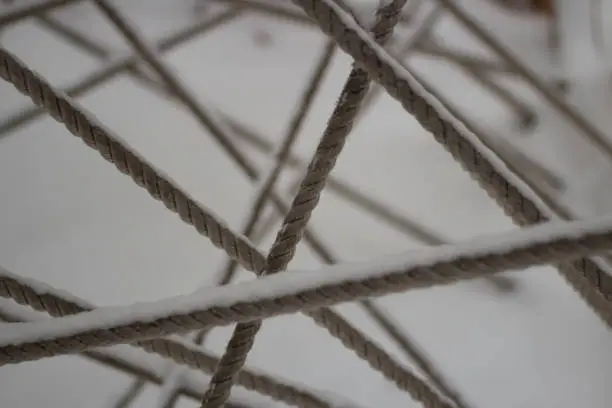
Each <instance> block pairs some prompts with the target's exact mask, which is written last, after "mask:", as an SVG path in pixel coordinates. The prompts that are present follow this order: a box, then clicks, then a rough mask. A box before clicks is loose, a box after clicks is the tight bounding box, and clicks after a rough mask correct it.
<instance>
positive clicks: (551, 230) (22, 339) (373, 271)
mask: <svg viewBox="0 0 612 408" xmlns="http://www.w3.org/2000/svg"><path fill="white" fill-rule="evenodd" d="M608 231H612V217H610V216H608V217H597V218H593V219H590V220H586V221H572V222H563V221H559V222H554V223H548V224H544V225H538V226H535V227H529V228H524V229H521V230H517V231H512V232H510V233H504V234H495V235H486V236H481V237H479V238H477V239H473V240H469V241H466V242H464V243H459V244H457V245H444V246H440V247H434V248H424V249H419V250H412V251H409V252H405V253H403V254H399V255H391V256H387V257H386V258H384V259H379V260H374V261H368V262H359V263H358V262H354V263H344V264H339V265H334V266H328V267H323V268H321V269H318V270H310V271H304V270H302V271H297V270H294V271H288V272H286V273H280V274H276V275H271V276H266V277H263V278H261V279H258V280H256V281H250V282H245V283H238V284H235V285H231V286H224V287H216V288H206V289H202V290H200V291H197V292H196V293H194V294H190V295H186V296H178V297H172V298H167V299H164V300H160V301H156V302H146V303H139V304H134V305H130V306H119V307H117V306H115V307H104V308H98V309H96V310H94V311H91V312H86V313H81V314H78V315H73V316H66V317H63V318H57V319H49V320H46V321H42V322H36V323H9V324H6V325H4V326H3V330H2V331H0V347H1V346H6V345H18V344H22V343H28V342H36V341H40V340H52V339H54V338H60V337H65V336H71V335H74V334H76V333H79V332H82V331H87V330H104V329H108V328H113V327H118V326H122V325H128V324H130V323H133V322H153V321H155V320H157V319H160V318H164V317H166V316H170V315H180V314H189V313H193V312H195V311H198V310H203V309H207V308H212V307H227V306H231V305H233V304H236V303H238V302H252V301H256V300H262V299H271V298H275V297H278V296H291V295H294V294H298V293H300V292H303V291H305V290H313V289H316V288H319V287H322V286H328V285H335V284H341V283H343V282H356V281H360V280H364V279H371V278H378V277H382V276H385V275H387V274H388V273H389V272H399V271H402V270H407V269H411V268H416V267H428V266H431V265H434V264H435V263H438V262H447V261H452V260H454V259H458V258H462V257H467V258H471V257H476V256H483V255H487V254H494V253H504V252H507V251H509V250H513V249H514V250H516V249H520V248H527V247H529V246H532V245H534V244H546V243H547V242H552V241H556V240H559V239H576V238H580V237H585V236H588V235H592V234H603V233H606V232H608ZM389 293H391V290H390V291H389Z"/></svg>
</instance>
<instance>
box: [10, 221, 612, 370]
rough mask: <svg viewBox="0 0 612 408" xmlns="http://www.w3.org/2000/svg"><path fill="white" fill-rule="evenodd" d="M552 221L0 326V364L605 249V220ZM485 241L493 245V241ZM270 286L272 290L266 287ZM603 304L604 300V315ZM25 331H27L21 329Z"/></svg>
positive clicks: (611, 229) (609, 244) (608, 243)
mask: <svg viewBox="0 0 612 408" xmlns="http://www.w3.org/2000/svg"><path fill="white" fill-rule="evenodd" d="M560 224H562V225H561V226H560V227H557V228H552V229H551V228H548V226H540V227H529V228H527V229H522V230H519V231H515V232H513V233H510V234H502V235H500V236H492V237H488V238H487V239H481V240H475V241H474V242H469V243H466V244H464V245H463V246H460V247H453V246H450V247H445V248H439V249H437V250H431V251H429V253H428V254H427V255H429V256H427V255H426V256H424V257H421V258H418V260H417V261H416V262H408V265H407V264H406V261H405V260H404V261H402V262H399V263H397V264H394V265H393V266H389V268H388V269H386V270H384V271H381V270H379V269H378V268H376V269H375V270H374V271H373V272H369V273H365V274H363V271H362V272H360V273H359V275H358V276H354V274H353V271H349V270H347V271H345V272H344V273H340V272H338V271H336V273H335V274H332V275H330V274H329V272H330V271H329V268H328V269H324V270H323V271H320V272H319V273H318V274H317V275H316V277H315V278H314V279H312V278H311V279H310V280H306V281H305V280H304V276H297V277H296V276H295V274H279V275H278V276H267V277H262V278H260V279H258V280H255V281H253V282H248V283H244V284H240V287H241V288H240V291H239V292H238V293H237V292H236V287H237V286H232V287H227V286H225V287H220V288H215V291H214V292H213V291H211V292H210V293H208V294H206V295H207V296H209V297H212V299H208V300H207V299H206V297H207V296H205V294H204V293H198V294H196V295H194V296H193V297H191V298H187V299H186V298H185V297H180V298H179V299H180V301H179V304H180V307H179V308H178V309H174V307H172V306H171V307H170V308H168V307H166V306H164V305H167V303H166V302H167V301H163V302H161V305H162V308H161V309H159V308H157V309H156V312H154V313H151V308H152V307H153V308H155V305H156V303H155V302H154V303H151V304H142V305H140V306H139V310H144V309H145V308H146V310H147V317H146V319H143V318H141V317H140V315H139V314H138V313H137V312H136V313H134V312H130V310H133V306H128V307H127V308H125V307H124V308H112V309H111V310H108V309H109V308H106V310H103V311H92V312H88V313H84V314H81V315H77V316H68V317H64V318H62V319H60V320H54V321H53V322H52V324H50V323H51V322H48V321H42V322H37V323H35V324H34V323H33V324H29V325H28V324H26V325H20V326H19V327H20V328H21V329H20V330H19V333H17V331H11V330H5V331H4V332H2V333H0V366H2V365H5V364H15V363H19V362H22V361H31V360H37V359H41V358H45V357H51V356H54V355H61V354H69V353H75V352H81V351H83V350H86V349H89V348H92V347H102V346H111V345H116V344H123V343H132V342H135V341H141V340H147V339H151V338H156V337H162V336H167V335H171V334H175V333H183V332H188V331H191V330H198V329H204V328H212V327H215V326H222V325H228V324H232V323H235V322H246V321H251V320H255V319H263V318H268V317H273V316H278V315H282V314H289V313H295V312H297V311H305V312H309V311H313V310H315V309H317V308H321V307H325V306H333V305H336V304H339V303H343V302H349V301H354V300H357V299H363V298H366V297H377V296H382V295H387V294H391V293H400V292H405V291H407V290H411V289H418V288H426V287H432V286H436V285H447V284H451V283H454V282H457V281H460V280H466V279H474V278H477V277H483V276H490V275H491V274H494V273H497V272H500V271H503V270H508V269H519V268H525V267H528V266H534V265H544V264H547V263H551V262H564V261H570V260H574V259H577V258H579V257H583V256H589V255H597V254H601V253H602V252H606V251H609V250H610V249H612V225H611V224H612V222H611V220H610V219H605V220H603V221H602V220H601V219H596V220H594V221H590V222H589V223H587V222H568V223H560ZM534 234H535V235H534ZM491 242H497V243H499V244H496V245H497V246H495V247H493V246H492V245H491ZM332 269H333V268H332ZM349 272H350V274H349ZM310 273H311V274H313V272H310ZM296 279H297V281H296ZM270 285H273V286H274V287H275V288H276V290H274V291H272V290H271V289H270V288H271V286H270ZM185 302H187V303H185ZM177 306H178V304H177ZM611 311H612V308H610V306H609V305H608V308H607V310H606V312H607V315H608V316H611V315H612V314H611V313H610V312H611ZM94 317H95V318H94ZM10 326H11V324H8V325H7V328H9V327H10ZM31 330H35V332H34V333H30V334H29V335H26V334H25V333H24V331H31ZM330 330H333V329H330Z"/></svg>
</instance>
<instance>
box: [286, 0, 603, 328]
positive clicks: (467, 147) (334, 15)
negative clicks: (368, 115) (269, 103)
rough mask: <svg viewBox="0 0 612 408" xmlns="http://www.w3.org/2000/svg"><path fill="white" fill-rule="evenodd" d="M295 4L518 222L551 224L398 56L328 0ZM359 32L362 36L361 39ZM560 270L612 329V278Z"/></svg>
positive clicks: (583, 268) (594, 271)
mask: <svg viewBox="0 0 612 408" xmlns="http://www.w3.org/2000/svg"><path fill="white" fill-rule="evenodd" d="M294 3H296V4H297V5H298V6H300V7H301V8H302V9H303V10H304V11H305V12H306V13H307V14H308V15H309V16H310V17H311V18H313V19H314V20H315V21H316V22H317V24H318V25H319V27H320V28H321V29H322V30H323V31H324V32H325V33H327V34H328V35H330V36H332V37H333V38H334V39H335V40H336V41H337V42H338V45H339V46H340V47H341V48H342V49H343V50H344V51H345V52H347V53H348V54H349V55H350V56H351V57H353V58H354V59H355V61H357V63H359V64H360V66H362V67H363V68H364V69H366V70H367V71H368V73H369V74H370V75H371V76H372V79H374V80H376V82H378V83H379V84H380V85H382V86H383V87H384V88H385V89H386V90H387V92H388V93H389V94H390V95H391V96H392V97H394V98H395V99H397V100H398V101H399V102H400V103H401V104H402V106H403V107H404V109H405V110H406V111H407V112H409V113H411V114H413V115H414V116H415V118H416V119H417V120H418V122H419V123H420V124H421V125H422V126H423V127H424V128H425V129H427V130H428V131H430V132H431V133H432V134H433V136H434V137H435V139H436V140H437V141H438V142H439V143H441V144H442V145H443V146H444V147H445V148H446V149H447V150H448V151H449V152H450V153H451V154H452V156H453V158H455V160H457V161H458V162H459V163H460V164H461V165H462V166H463V168H464V169H465V170H466V171H468V172H469V173H470V175H471V176H472V177H473V178H474V179H475V180H476V181H477V182H478V183H479V184H480V186H481V187H482V188H483V189H484V190H485V191H487V193H488V194H489V195H490V196H491V197H493V198H494V199H495V200H496V202H497V203H498V204H499V205H500V206H501V207H502V208H503V209H504V211H505V212H506V214H508V215H509V216H510V217H511V218H512V219H513V221H514V222H515V223H517V224H519V225H533V224H537V223H540V222H543V221H547V220H548V217H547V216H546V215H545V214H543V213H542V211H541V210H540V209H539V208H538V207H537V206H536V204H535V203H534V202H533V201H532V200H531V199H529V198H528V197H526V196H525V195H524V194H523V193H522V192H521V191H519V189H517V188H516V187H515V186H514V185H513V184H511V183H510V182H509V181H508V180H506V178H505V177H504V176H503V175H502V174H501V173H500V172H499V171H498V170H496V169H495V167H494V165H493V164H492V163H491V162H489V161H488V160H487V158H486V157H484V156H483V155H482V154H481V153H480V152H479V151H478V150H477V149H476V148H475V147H474V146H472V144H471V143H470V141H468V139H467V138H465V137H464V136H462V134H461V133H460V131H459V130H458V129H457V128H456V127H455V126H454V125H453V124H452V123H451V122H450V121H448V120H446V119H444V118H443V117H442V116H441V115H440V113H439V112H438V110H437V109H436V108H435V107H434V106H432V105H431V104H430V103H429V102H428V101H427V100H425V99H424V97H423V96H421V95H420V94H419V93H417V92H416V91H415V90H414V89H413V85H412V84H411V83H410V82H409V81H408V80H406V79H404V78H403V77H402V76H401V75H400V74H399V72H401V69H402V68H401V65H400V64H399V63H397V62H396V61H395V60H394V59H393V57H391V56H389V55H388V53H386V52H385V51H384V50H381V49H379V48H378V47H375V46H374V44H373V43H372V42H371V41H370V40H369V39H367V36H366V35H365V33H364V32H363V30H361V29H360V28H359V27H355V29H353V28H352V27H348V26H347V25H346V24H345V23H344V21H343V19H344V18H347V19H350V17H349V16H347V15H346V13H342V11H341V10H339V8H337V7H335V6H331V5H330V4H331V3H330V4H328V3H327V2H326V1H323V0H294ZM340 16H342V17H340ZM357 31H361V32H360V33H359V34H358V33H357ZM390 61H393V63H391V62H390ZM559 270H560V272H561V274H562V275H563V276H564V277H565V278H566V279H567V281H568V282H569V283H571V285H572V286H573V287H574V289H575V290H576V291H577V292H578V293H580V295H581V296H582V297H583V298H584V299H585V300H586V302H587V303H588V304H589V305H590V306H591V308H592V309H593V310H594V311H595V312H596V313H597V314H598V315H599V317H600V318H601V319H602V320H603V321H604V322H606V324H608V326H611V327H612V319H611V318H610V316H609V315H608V311H607V309H608V308H609V306H608V305H607V303H608V302H609V301H608V299H610V292H609V290H606V288H612V278H611V277H610V276H608V275H607V274H606V273H605V272H603V271H602V270H601V269H600V268H599V267H598V266H597V265H596V264H595V263H593V262H592V261H590V260H588V259H580V260H577V261H575V262H573V263H572V264H571V265H562V266H561V267H560V268H559Z"/></svg>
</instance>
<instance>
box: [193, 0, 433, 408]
mask: <svg viewBox="0 0 612 408" xmlns="http://www.w3.org/2000/svg"><path fill="white" fill-rule="evenodd" d="M405 4H406V0H394V1H391V2H390V3H389V4H387V5H382V6H381V7H380V8H379V9H378V10H377V16H376V23H375V24H374V27H373V29H372V34H373V36H374V38H375V39H376V41H377V42H379V43H382V44H384V43H386V42H387V40H388V39H389V38H390V37H391V35H392V33H393V28H394V26H395V24H397V22H398V20H399V16H400V12H401V10H402V8H403V7H404V5H405ZM369 82H370V81H369V78H368V74H367V73H366V72H365V71H363V70H361V69H359V68H356V67H355V68H353V69H352V70H351V73H350V74H349V77H348V79H347V82H346V84H345V86H344V88H343V90H342V93H341V95H340V98H339V102H338V104H337V106H336V108H335V109H334V112H333V113H332V116H331V118H330V120H329V122H328V124H327V127H326V129H325V131H324V134H323V136H322V138H321V140H320V142H319V145H318V146H317V149H316V151H315V154H314V156H313V159H312V161H311V163H310V165H309V167H308V170H307V173H306V175H305V177H304V179H303V181H302V184H301V186H300V189H299V191H298V193H297V195H296V197H295V198H294V200H293V202H292V204H291V207H290V209H289V212H288V213H287V215H286V216H285V219H284V221H283V225H282V227H281V229H280V231H279V233H278V234H277V236H276V239H275V242H274V244H272V248H271V249H270V252H269V254H268V257H267V258H266V264H267V268H266V269H265V270H264V271H263V274H268V273H270V274H272V273H277V272H280V271H282V270H283V269H285V268H286V267H287V265H288V264H289V262H290V261H291V259H292V258H293V256H294V255H295V250H296V247H297V244H298V243H299V241H300V240H301V238H302V235H303V233H304V229H305V228H306V225H307V224H308V221H309V220H310V217H311V215H312V212H313V210H314V209H315V208H316V206H317V204H318V202H319V199H320V196H321V193H322V191H323V189H324V187H325V182H326V180H327V177H328V176H329V174H330V173H331V171H332V169H333V168H334V165H335V162H336V159H337V157H338V156H339V155H340V153H341V151H342V148H343V147H344V144H345V142H346V139H347V137H348V135H349V133H350V131H351V128H352V124H353V121H354V119H355V117H356V115H357V112H358V108H359V105H360V103H361V102H362V101H363V99H364V97H365V96H366V94H367V92H368V89H369ZM283 147H285V146H283ZM282 152H283V153H284V155H283V156H282V159H283V162H284V161H285V160H286V156H287V155H288V152H289V151H288V149H285V150H284V151H282ZM280 165H282V163H281V164H279V165H278V166H277V169H275V170H280V169H279V167H280ZM277 175H278V174H275V173H274V171H273V172H272V177H274V176H277ZM264 191H265V190H264ZM261 197H262V199H261V200H260V202H257V203H256V207H255V208H254V211H255V212H254V214H256V212H257V211H258V210H259V211H258V212H261V209H262V208H263V202H264V201H263V200H264V197H265V196H261ZM257 204H259V208H258V207H257ZM250 221H254V217H253V218H252V219H251V220H250ZM252 224H253V225H254V222H253V223H252ZM250 226H251V225H250ZM311 316H312V317H313V318H314V319H315V321H316V322H317V323H319V324H322V325H325V326H327V327H330V326H331V327H336V328H337V327H342V326H341V322H338V321H337V320H338V319H336V318H335V317H336V316H335V315H330V313H329V311H322V312H319V313H317V314H315V315H311ZM261 325H262V321H261V320H255V321H251V322H247V323H239V324H237V325H236V327H235V329H234V332H233V333H232V337H231V338H230V341H229V342H228V344H227V347H226V350H225V353H224V355H223V357H222V358H221V360H220V363H219V366H218V367H217V369H216V370H215V374H214V375H213V377H212V379H211V382H210V385H209V389H208V391H207V392H206V394H205V398H204V400H203V401H202V408H220V407H222V406H223V405H224V403H225V402H226V401H227V399H228V398H229V396H230V392H231V388H232V384H233V383H234V381H235V377H236V375H237V373H238V372H239V371H240V369H241V368H242V367H243V366H244V364H245V362H246V358H247V355H248V353H249V351H250V350H251V349H252V347H253V344H254V342H255V337H256V335H257V333H258V332H259V330H260V328H261ZM344 326H346V329H347V330H349V329H352V327H351V326H350V325H349V324H348V323H347V324H346V325H344ZM341 335H342V333H341V332H338V336H340V338H341V339H342V337H341ZM357 347H358V348H359V345H357ZM423 384H424V383H423ZM424 385H425V384H424ZM425 387H426V385H425ZM422 395H423V391H421V390H418V391H417V392H415V393H413V396H414V397H415V399H417V400H420V399H423V397H422ZM435 397H437V394H435V393H434V392H433V391H432V392H431V398H429V399H427V402H428V403H427V404H426V406H429V407H436V406H437V407H440V406H443V405H444V404H443V403H442V402H440V403H436V402H435V399H436V398H435Z"/></svg>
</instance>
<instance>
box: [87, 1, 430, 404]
mask: <svg viewBox="0 0 612 408" xmlns="http://www.w3.org/2000/svg"><path fill="white" fill-rule="evenodd" d="M403 3H405V1H403ZM96 4H97V5H98V7H99V8H100V10H101V11H102V12H103V13H104V14H105V15H106V16H107V17H108V18H109V20H110V21H111V22H112V23H113V24H114V25H115V26H116V28H117V29H118V30H119V31H120V32H121V33H122V34H123V36H124V37H125V38H126V39H127V41H128V42H129V43H130V44H131V45H132V46H133V48H134V49H135V50H136V51H137V53H138V54H139V55H140V56H141V57H142V58H143V59H144V60H145V61H146V62H147V63H148V64H149V65H150V66H151V67H152V68H153V69H154V71H155V72H156V73H157V74H158V75H159V76H160V77H161V78H162V79H163V81H164V82H165V83H166V84H167V86H168V87H170V88H171V89H172V91H173V92H174V94H175V95H176V96H177V97H178V98H179V99H180V100H181V101H182V102H183V104H184V105H185V106H186V107H187V108H188V109H189V111H190V112H191V113H192V114H193V115H194V116H195V117H196V118H197V119H198V121H199V122H200V123H201V124H202V125H203V126H204V127H205V128H206V129H208V130H209V131H210V133H211V134H212V135H213V136H214V138H215V140H217V141H218V142H219V143H220V144H221V146H222V147H223V148H224V149H225V150H226V151H227V153H228V154H229V155H230V157H231V158H233V159H234V161H235V162H236V163H237V164H238V165H239V167H240V168H241V169H243V171H245V173H246V174H247V176H249V177H250V178H251V179H253V178H257V177H258V174H257V173H258V172H257V170H256V169H255V167H254V166H253V165H252V164H251V163H250V162H249V161H248V160H247V159H246V157H244V156H242V155H241V154H240V152H239V151H238V150H237V149H236V148H235V147H234V145H233V144H232V143H231V140H230V139H229V138H228V137H227V135H226V134H225V132H224V129H223V128H222V127H220V126H219V125H220V124H219V123H218V122H217V121H216V120H215V119H214V117H213V116H211V115H210V114H209V113H207V112H205V110H204V109H203V108H202V106H200V104H199V103H198V102H197V101H196V100H195V98H193V97H192V96H191V95H190V93H189V92H188V90H187V88H186V87H185V86H184V85H183V84H182V83H181V81H180V80H179V79H178V78H177V77H176V76H175V75H174V74H173V73H172V72H171V71H170V70H169V69H168V68H167V67H166V66H165V65H164V64H163V62H162V61H161V60H160V59H159V58H157V56H156V55H155V52H154V51H153V50H152V49H151V47H149V46H148V44H147V43H146V41H145V40H144V39H143V38H142V37H141V35H140V34H139V33H138V32H137V30H136V29H135V28H134V27H133V24H131V23H130V22H129V21H128V20H127V19H126V18H125V17H123V16H122V15H121V14H120V13H119V11H118V10H117V9H116V8H115V7H113V6H111V5H110V4H109V3H108V2H107V1H105V0H97V1H96ZM398 18H399V17H398ZM392 26H393V24H389V26H386V25H384V24H383V25H381V27H380V30H381V35H385V34H387V35H390V33H391V28H392ZM385 41H386V40H385ZM364 75H365V74H364ZM347 109H349V107H348V106H347ZM298 119H299V117H298ZM295 125H299V123H296V124H295ZM295 125H294V126H295ZM336 133H337V134H340V133H341V132H340V131H338V130H336ZM338 153H339V152H338ZM322 187H323V185H321V188H322ZM274 198H277V197H274ZM276 201H277V202H278V199H277V200H276ZM277 206H283V205H282V203H280V202H278V203H277ZM304 233H305V234H306V235H307V238H308V240H309V243H310V244H311V245H312V246H313V248H314V249H315V251H316V252H317V253H319V254H321V255H322V256H323V255H328V254H326V250H325V249H324V248H323V247H322V246H321V245H319V244H318V242H317V241H316V240H315V239H314V238H313V236H312V232H308V231H304ZM326 257H327V258H330V256H326ZM256 272H257V271H256ZM369 306H370V308H369V309H371V308H374V307H375V306H374V305H369ZM369 309H368V310H369ZM316 321H317V322H318V323H319V324H320V325H323V326H325V327H327V328H328V331H329V332H330V333H332V334H333V333H335V332H337V328H338V327H342V328H343V330H344V331H345V333H342V332H340V333H336V334H335V337H338V338H339V339H341V341H342V342H343V344H344V345H345V346H347V347H350V348H351V349H353V350H354V351H356V352H357V354H358V355H360V353H359V352H358V351H357V350H360V349H364V348H365V345H369V346H370V349H371V350H373V351H372V352H370V353H369V354H367V355H364V357H367V359H368V362H369V363H370V365H371V366H374V367H377V366H378V365H379V364H380V363H379V362H380V361H389V362H390V363H388V365H389V364H391V365H392V366H395V367H397V368H396V369H394V370H391V371H389V370H387V371H388V372H391V373H401V374H400V375H399V376H397V375H396V376H395V382H396V384H398V385H400V388H402V387H403V385H401V384H405V383H410V381H408V382H406V381H404V380H402V378H401V377H402V376H403V377H406V376H409V373H408V372H407V370H406V369H405V368H403V367H401V368H400V366H399V364H398V363H396V362H392V359H391V358H390V356H388V355H387V354H386V353H385V352H384V350H382V349H381V348H379V347H377V346H376V347H375V346H374V343H373V342H372V341H370V340H369V339H368V338H367V337H366V336H365V335H363V334H362V333H360V332H359V331H358V330H357V329H356V328H355V327H353V326H352V325H350V324H349V323H348V322H346V321H343V319H342V318H341V317H340V316H339V315H337V314H336V313H335V312H332V311H324V312H321V315H320V316H318V319H316ZM382 327H383V329H384V330H386V325H382ZM331 328H334V330H332V329H331ZM343 334H344V336H342V335H343ZM389 334H390V335H391V336H392V338H394V336H393V334H394V333H389ZM246 337H249V335H247V336H246ZM250 337H252V336H250ZM343 338H344V339H343ZM346 339H351V341H347V340H346ZM237 347H240V348H241V349H242V350H248V349H250V346H248V344H239V345H237ZM243 353H245V355H246V352H243ZM362 354H363V353H362ZM382 356H384V358H382ZM381 358H382V360H381ZM238 364H240V363H239V362H238ZM238 364H236V363H233V365H234V366H238ZM242 364H244V363H242ZM220 376H221V375H220ZM226 379H227V376H224V380H223V382H224V383H227V384H229V385H228V387H230V388H231V382H228V381H226ZM218 381H219V380H218V379H217V377H215V376H213V379H212V382H218ZM402 389H404V388H402ZM415 395H416V394H415ZM432 395H433V393H432Z"/></svg>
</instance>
